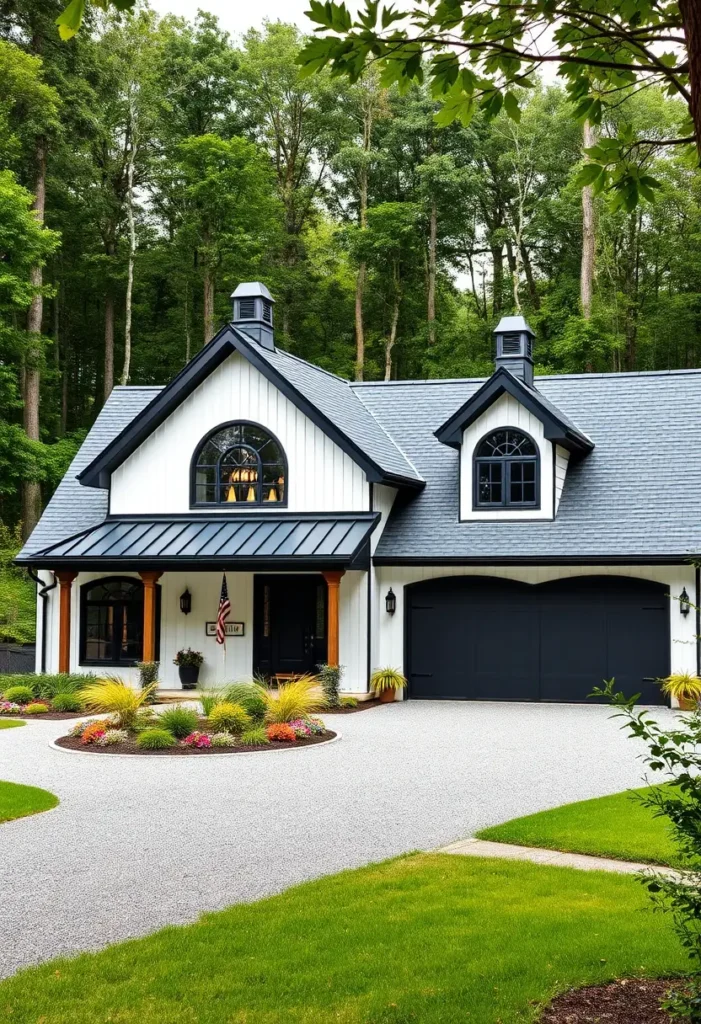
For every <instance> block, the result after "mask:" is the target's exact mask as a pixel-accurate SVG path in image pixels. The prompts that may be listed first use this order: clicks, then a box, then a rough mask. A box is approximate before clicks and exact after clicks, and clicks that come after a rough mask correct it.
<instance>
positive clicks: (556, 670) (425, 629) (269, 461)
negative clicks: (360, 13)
mask: <svg viewBox="0 0 701 1024" xmlns="http://www.w3.org/2000/svg"><path fill="white" fill-rule="evenodd" d="M233 299H234V316H233V320H232V322H231V323H230V324H227V325H226V326H225V327H224V328H222V330H221V331H220V332H219V333H218V334H217V335H216V337H215V338H213V339H212V341H211V342H210V343H209V344H208V345H207V346H205V348H203V349H202V350H201V351H200V352H199V353H198V354H197V355H196V356H195V357H194V359H192V361H191V362H190V363H189V364H188V365H187V366H186V367H185V368H184V369H183V370H182V372H181V373H179V374H178V376H177V377H176V378H175V379H174V380H173V381H171V383H170V384H168V385H167V386H166V387H164V388H158V387H138V386H137V387H126V388H115V390H114V391H113V393H112V395H111V397H110V399H109V401H108V402H107V403H106V405H105V407H104V408H103V410H102V411H101V413H100V415H99V417H98V419H97V421H96V423H95V425H94V427H93V428H92V430H91V431H90V433H89V435H88V437H87V438H86V441H85V443H84V444H83V446H82V448H81V450H80V452H79V453H78V455H77V456H76V459H75V461H74V463H73V465H72V466H71V468H70V470H69V471H68V473H67V474H66V477H65V479H64V480H63V482H62V483H61V485H60V486H59V488H58V489H57V491H56V493H55V495H54V497H53V498H52V500H51V501H50V503H49V505H48V507H47V509H46V511H45V512H44V515H43V516H42V519H41V521H40V523H39V524H38V526H37V528H36V529H35V531H34V533H33V534H32V536H31V538H30V539H29V541H28V543H27V544H26V546H25V548H24V549H23V551H22V552H21V553H20V555H19V557H18V559H17V561H18V564H21V565H25V566H27V567H29V568H30V569H31V570H32V571H33V572H34V573H35V574H36V575H37V579H38V580H39V595H40V600H39V601H38V642H37V651H38V654H37V670H38V671H40V670H42V669H43V670H45V671H67V670H69V669H70V671H100V670H102V669H104V670H106V671H109V672H110V673H118V674H120V675H122V676H124V677H125V678H129V679H131V680H134V681H135V680H136V669H135V668H134V666H135V664H136V662H138V661H141V660H152V659H158V660H160V662H161V666H162V670H161V684H162V685H163V686H164V687H168V688H173V687H175V686H177V685H178V675H177V669H176V668H175V666H174V665H173V663H172V659H173V657H174V655H175V654H176V652H177V651H178V649H179V648H182V647H193V648H195V649H197V650H200V651H202V652H203V654H204V657H205V662H204V665H203V669H202V674H201V681H202V682H203V683H204V684H205V685H214V684H217V683H220V682H223V681H229V680H233V679H240V678H244V677H250V676H251V674H252V673H254V672H259V673H262V674H264V675H266V676H283V677H284V676H289V675H292V674H296V673H300V672H304V671H309V670H313V669H314V667H315V666H316V665H317V664H319V663H322V662H329V663H331V664H334V663H336V664H341V665H343V666H344V670H345V671H344V676H343V689H344V691H345V692H347V693H353V694H358V695H365V694H367V691H368V679H369V676H370V674H371V672H372V670H373V669H375V668H377V667H380V666H385V665H392V666H394V667H398V668H400V669H401V670H403V671H404V673H405V674H406V675H407V677H408V680H409V687H408V697H409V698H436V699H441V698H442V699H445V698H451V699H466V700H469V699H480V700H484V699H497V700H562V701H580V700H585V699H586V697H587V694H588V693H589V691H590V690H591V688H592V686H594V685H597V684H599V683H600V682H601V681H602V680H603V679H608V678H611V677H615V678H616V681H617V683H618V684H620V686H621V687H622V688H623V689H625V690H627V691H628V692H638V691H641V692H642V694H643V699H644V700H645V701H647V702H649V703H660V702H661V700H662V698H661V695H660V692H659V688H658V686H657V683H656V682H655V680H656V679H658V678H659V677H661V676H664V675H667V674H668V673H669V672H670V670H674V671H689V672H694V673H695V672H697V671H698V670H699V656H700V652H699V647H698V643H697V640H696V636H697V634H699V633H701V628H699V624H698V618H697V617H698V613H697V612H696V611H695V610H694V609H693V607H692V608H691V609H690V608H689V602H691V603H692V605H693V604H699V570H698V569H697V568H695V566H694V564H693V562H694V559H695V557H696V556H697V555H698V554H699V552H700V551H701V431H700V430H699V428H698V426H697V424H696V422H695V416H694V411H695V409H697V408H698V407H699V401H700V400H701V372H700V371H697V370H683V371H675V372H668V373H660V372H653V373H633V374H586V375H579V374H577V375H569V376H552V377H538V378H537V379H536V380H535V381H534V378H533V358H532V345H533V340H534V338H533V333H532V331H531V330H530V328H529V327H528V325H527V323H526V322H525V320H523V318H521V317H507V318H504V319H503V320H502V322H501V323H500V324H499V326H498V327H497V330H496V332H495V333H496V352H497V355H496V367H495V371H494V373H493V374H492V376H491V377H490V378H489V379H487V380H486V381H485V380H428V381H404V382H389V383H381V382H371V383H370V382H368V383H352V382H349V381H346V380H343V379H341V378H340V377H336V376H334V375H333V374H331V373H328V372H326V371H325V370H322V369H320V368H319V367H316V366H313V365H311V364H309V363H307V362H304V361H303V360H301V359H298V358H297V357H296V356H293V355H291V354H289V353H287V352H284V351H282V350H280V349H277V348H276V347H275V344H274V336H273V300H272V298H271V296H270V294H269V292H268V290H267V289H266V288H265V286H264V285H261V284H257V283H255V284H246V285H240V286H239V287H238V288H237V290H236V291H235V292H234V296H233ZM223 573H226V576H227V581H228V589H229V595H230V599H231V612H230V615H229V620H230V622H231V623H232V625H233V624H236V625H235V627H233V628H235V631H236V635H233V636H231V637H230V638H229V639H228V641H227V644H226V651H225V652H224V651H223V650H222V648H221V647H219V646H218V645H217V644H216V642H215V638H214V636H213V635H211V632H212V623H213V622H214V621H215V620H216V616H217V607H218V602H219V593H220V587H221V581H222V575H223Z"/></svg>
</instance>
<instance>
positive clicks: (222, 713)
mask: <svg viewBox="0 0 701 1024" xmlns="http://www.w3.org/2000/svg"><path fill="white" fill-rule="evenodd" d="M207 723H208V725H209V726H210V728H211V729H213V730H214V731H215V732H234V733H236V732H244V731H245V730H246V729H247V728H248V726H249V725H250V724H251V718H250V715H248V714H247V712H246V710H245V708H243V707H241V705H240V704H230V703H229V701H222V702H221V704H217V705H216V706H215V707H214V708H212V711H211V713H210V715H209V717H208V719H207Z"/></svg>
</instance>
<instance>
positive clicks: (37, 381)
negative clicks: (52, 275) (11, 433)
mask: <svg viewBox="0 0 701 1024" xmlns="http://www.w3.org/2000/svg"><path fill="white" fill-rule="evenodd" d="M34 160H35V174H36V178H35V185H34V203H33V206H32V209H33V210H34V216H35V217H36V219H37V220H38V221H39V223H40V224H42V225H43V223H44V209H45V206H46V140H45V139H44V138H43V137H39V138H37V140H36V145H35V149H34ZM29 281H30V284H31V286H32V288H33V289H34V295H33V297H32V301H31V305H30V307H29V310H28V312H27V349H26V354H25V365H24V381H23V383H24V387H23V399H24V415H23V425H24V430H25V433H26V435H27V437H28V438H29V439H30V440H32V441H38V440H39V439H40V437H39V399H40V388H41V370H40V364H41V323H42V319H43V314H44V299H43V296H42V293H41V288H42V285H43V282H44V277H43V271H42V267H41V265H37V266H34V267H32V269H31V270H30V273H29ZM40 511H41V488H40V486H39V484H38V483H37V482H36V481H34V480H25V481H24V482H23V484H22V531H23V535H24V538H25V539H26V538H27V537H28V536H29V534H30V533H31V532H32V530H33V529H34V527H35V526H36V524H37V522H38V520H39V514H40Z"/></svg>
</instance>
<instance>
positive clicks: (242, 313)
mask: <svg viewBox="0 0 701 1024" xmlns="http://www.w3.org/2000/svg"><path fill="white" fill-rule="evenodd" d="M255 315H256V300H255V299H239V318H240V319H241V320H252V319H253V318H254V316H255Z"/></svg>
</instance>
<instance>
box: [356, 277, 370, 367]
mask: <svg viewBox="0 0 701 1024" xmlns="http://www.w3.org/2000/svg"><path fill="white" fill-rule="evenodd" d="M367 270H368V268H367V264H366V263H364V262H363V263H361V264H360V266H359V267H358V275H357V277H356V279H355V379H356V380H362V379H363V373H364V372H365V327H364V324H363V295H364V293H365V280H366V278H367Z"/></svg>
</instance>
